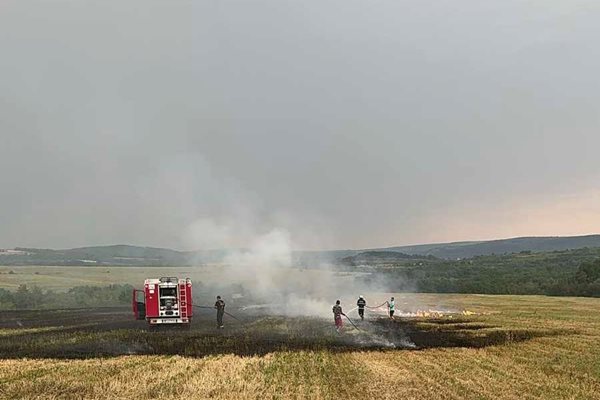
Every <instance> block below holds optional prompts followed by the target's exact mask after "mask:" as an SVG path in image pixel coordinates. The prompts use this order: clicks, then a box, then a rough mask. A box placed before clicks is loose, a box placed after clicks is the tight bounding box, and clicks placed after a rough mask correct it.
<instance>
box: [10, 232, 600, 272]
mask: <svg viewBox="0 0 600 400" xmlns="http://www.w3.org/2000/svg"><path fill="white" fill-rule="evenodd" d="M585 247H590V248H592V247H600V235H588V236H571V237H521V238H513V239H501V240H490V241H479V242H455V243H436V244H422V245H414V246H396V247H388V248H376V249H364V250H329V251H295V252H293V254H292V259H293V262H294V264H296V265H304V266H312V267H318V266H320V265H325V264H328V263H331V262H342V263H354V264H356V265H357V264H360V263H363V262H364V263H368V260H377V261H378V263H382V262H387V261H386V260H388V261H389V262H394V260H395V261H398V260H401V259H405V260H407V259H410V258H415V257H416V256H418V257H421V258H422V257H426V256H432V257H436V258H441V259H457V258H471V257H475V256H483V255H489V254H510V253H520V252H523V251H531V252H546V251H557V250H569V249H581V248H585ZM241 251H244V250H241ZM231 253H232V250H227V249H222V250H200V251H177V250H172V249H164V248H157V247H140V246H129V245H113V246H93V247H80V248H75V249H66V250H52V249H33V248H16V249H14V250H0V265H147V266H167V265H199V264H206V263H219V262H223V261H224V260H225V259H226V257H227V256H228V255H229V254H231ZM349 257H350V258H349ZM352 257H354V258H352ZM418 257H416V258H418Z"/></svg>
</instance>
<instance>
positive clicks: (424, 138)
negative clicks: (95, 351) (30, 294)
mask: <svg viewBox="0 0 600 400" xmlns="http://www.w3.org/2000/svg"><path fill="white" fill-rule="evenodd" d="M599 20H600V3H598V2H596V1H569V2H566V1H549V0H544V1H529V2H523V1H495V2H481V1H411V2H409V1H397V0H394V1H347V0H345V1H329V2H320V1H303V2H298V1H281V0H271V1H236V2H234V1H195V2H183V1H181V2H167V1H162V2H151V1H139V2H131V1H110V2H76V1H71V2H68V1H62V2H59V1H53V2H47V1H3V2H2V4H1V5H0V49H1V50H2V53H1V55H0V190H1V196H0V247H12V246H32V247H54V248H65V247H75V246H82V245H96V244H113V243H128V244H140V245H152V246H161V247H174V248H178V249H200V248H216V247H231V246H233V247H239V246H246V245H247V244H248V243H249V242H251V241H252V238H254V237H256V236H257V235H264V234H267V233H268V232H270V231H272V230H273V229H277V230H283V231H285V232H289V235H290V237H291V240H292V243H293V246H294V247H295V248H304V249H323V248H361V247H362V248H365V247H379V246H386V245H400V244H409V243H424V242H432V241H453V240H464V239H486V238H499V237H509V236H521V235H569V234H584V233H592V232H598V231H599V229H598V227H599V226H600V190H599V189H598V182H599V178H600V161H599V158H598V149H599V148H600V134H599V129H598V128H599V122H600V94H599V93H600V80H599V79H598V71H599V70H600V43H599V42H600V40H599V39H600V25H599V24H598V21H599Z"/></svg>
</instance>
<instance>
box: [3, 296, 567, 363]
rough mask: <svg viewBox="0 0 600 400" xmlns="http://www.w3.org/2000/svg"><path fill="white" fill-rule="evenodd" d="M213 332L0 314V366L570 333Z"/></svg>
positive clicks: (458, 328)
mask: <svg viewBox="0 0 600 400" xmlns="http://www.w3.org/2000/svg"><path fill="white" fill-rule="evenodd" d="M240 315H241V316H239V317H240V319H241V321H236V320H229V321H227V325H226V328H225V329H222V330H219V329H216V328H215V323H214V322H215V321H214V320H213V318H209V316H208V315H199V316H198V317H195V320H194V322H193V325H192V328H191V329H189V330H184V329H181V328H180V327H170V326H167V327H160V329H157V330H154V331H149V330H148V329H147V326H146V323H145V321H135V320H133V317H132V316H131V312H130V310H129V309H128V308H118V307H117V308H115V307H113V308H95V309H78V310H53V311H48V310H45V311H43V312H39V311H9V312H1V313H0V334H1V335H2V336H0V358H22V357H35V358H58V359H85V358H96V357H114V356H120V355H131V354H143V355H182V356H188V357H205V356H211V355H222V354H234V355H240V356H255V355H265V354H267V353H273V352H278V351H284V352H289V351H305V350H306V351H321V350H327V351H331V352H355V351H370V350H377V351H379V350H385V351H398V350H422V349H427V348H440V347H471V348H481V347H487V346H497V345H503V344H507V343H513V342H522V341H526V340H530V339H533V338H536V337H546V336H557V335H570V334H574V333H576V332H571V331H569V330H556V329H554V330H552V329H545V330H540V329H531V330H529V329H514V328H513V329H506V328H503V327H501V326H497V325H488V324H485V323H482V322H481V321H479V320H478V319H477V316H469V317H459V318H456V317H455V318H439V317H436V318H407V319H400V318H397V319H395V320H390V319H388V318H377V319H373V320H365V321H364V322H362V323H359V324H358V327H359V329H360V330H356V329H354V328H352V327H350V326H348V325H347V326H346V327H345V328H344V329H345V330H344V332H343V333H342V334H338V333H337V332H336V331H335V330H334V328H333V323H332V321H327V320H324V319H320V318H309V317H293V318H290V317H282V316H251V317H247V316H243V315H242V314H241V313H240Z"/></svg>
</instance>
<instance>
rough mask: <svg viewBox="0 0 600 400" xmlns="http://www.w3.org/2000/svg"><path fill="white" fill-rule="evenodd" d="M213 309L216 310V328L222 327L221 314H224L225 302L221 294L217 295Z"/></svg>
mask: <svg viewBox="0 0 600 400" xmlns="http://www.w3.org/2000/svg"><path fill="white" fill-rule="evenodd" d="M215 309H216V310H217V328H220V329H222V328H223V315H224V314H225V302H224V301H223V300H222V299H221V296H217V302H216V303H215Z"/></svg>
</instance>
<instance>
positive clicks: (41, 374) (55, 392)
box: [0, 295, 600, 400]
mask: <svg viewBox="0 0 600 400" xmlns="http://www.w3.org/2000/svg"><path fill="white" fill-rule="evenodd" d="M398 297H400V298H407V299H408V298H411V299H412V298H414V297H418V300H419V301H420V302H423V303H429V304H431V305H432V306H435V305H439V304H444V305H447V306H448V307H456V308H467V309H469V310H473V311H476V312H479V313H481V312H491V314H488V315H479V316H476V317H473V323H475V322H476V323H477V324H481V325H487V326H494V327H497V328H494V329H499V330H507V329H509V330H528V331H532V332H533V331H536V330H540V331H541V330H544V331H548V332H549V331H553V330H556V331H557V332H562V333H561V334H557V335H540V336H539V337H535V335H534V336H532V338H531V339H530V340H524V341H509V342H507V343H505V344H502V345H495V346H487V347H480V348H469V347H439V348H429V349H424V350H373V349H363V350H356V351H333V350H328V349H327V348H323V349H313V350H306V349H305V350H302V349H298V350H278V351H272V352H268V353H266V354H261V355H250V356H241V355H235V352H234V351H228V350H227V349H226V348H225V349H224V352H223V354H216V355H207V356H204V357H184V356H179V355H131V356H117V357H104V358H89V359H79V360H77V359H56V358H50V359H42V358H34V359H24V358H17V359H14V358H5V359H4V360H2V361H0V398H3V399H4V398H6V399H22V398H39V399H58V398H61V399H62V398H73V399H79V398H93V399H120V398H135V399H150V398H153V399H167V398H176V397H182V398H188V399H204V398H215V399H261V400H264V399H288V398H310V399H332V398H340V399H341V398H357V399H362V398H376V399H600V300H597V299H574V298H549V297H542V296H475V295H464V296H458V295H402V296H398ZM419 323H423V324H425V325H426V324H427V322H426V321H421V322H419ZM489 330H492V328H486V329H482V331H484V332H485V331H489ZM13 332H14V335H19V334H24V331H23V330H19V329H14V330H13ZM39 334H41V335H46V334H53V333H52V331H50V332H45V331H43V330H42V331H41V332H40V333H39ZM111 334H114V335H123V336H125V335H126V334H127V333H126V332H125V331H120V333H119V332H116V333H115V332H112V333H111V332H100V333H98V335H111ZM9 335H10V334H9V333H7V330H3V331H2V337H0V341H1V340H6V339H7V338H9V337H10V336H9ZM65 335H66V336H64V337H61V340H67V339H68V338H69V336H68V334H65ZM215 335H216V334H215ZM167 336H168V335H165V337H167ZM16 337H17V336H15V338H16ZM98 337H100V336H94V335H93V334H87V336H86V338H87V339H89V340H94V339H97V338H98ZM196 337H197V336H194V334H191V335H190V336H189V340H190V341H192V340H196V339H194V338H196ZM73 338H75V339H73V340H79V339H76V338H77V335H74V336H73ZM205 339H206V337H204V338H203V340H205ZM198 340H199V339H198Z"/></svg>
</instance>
